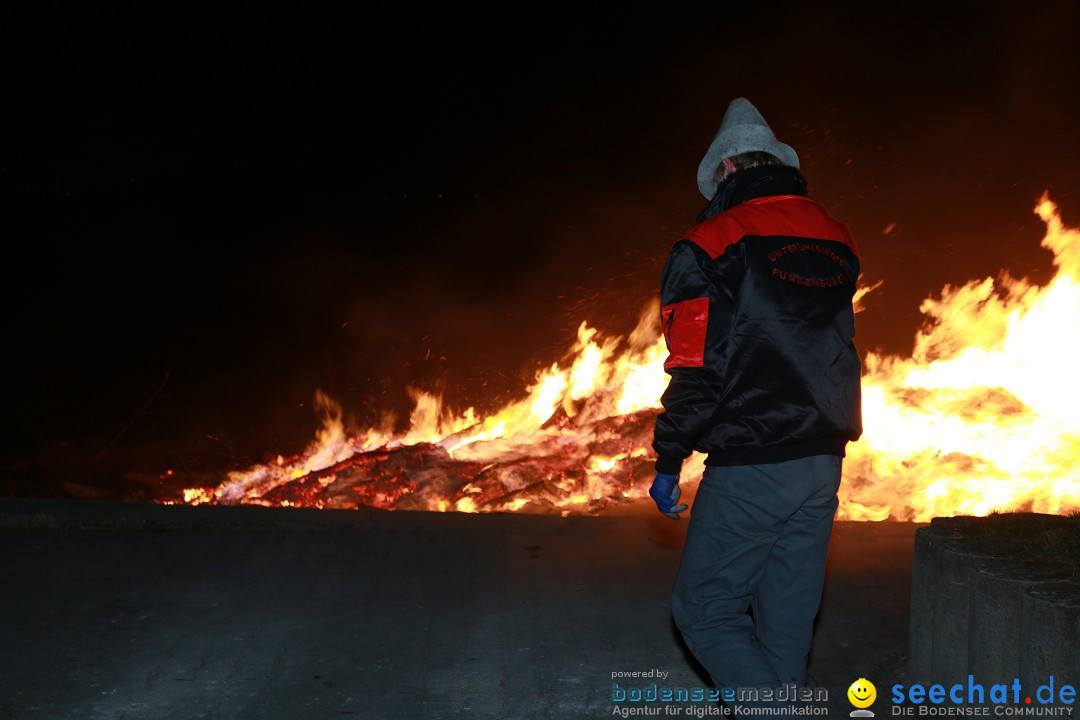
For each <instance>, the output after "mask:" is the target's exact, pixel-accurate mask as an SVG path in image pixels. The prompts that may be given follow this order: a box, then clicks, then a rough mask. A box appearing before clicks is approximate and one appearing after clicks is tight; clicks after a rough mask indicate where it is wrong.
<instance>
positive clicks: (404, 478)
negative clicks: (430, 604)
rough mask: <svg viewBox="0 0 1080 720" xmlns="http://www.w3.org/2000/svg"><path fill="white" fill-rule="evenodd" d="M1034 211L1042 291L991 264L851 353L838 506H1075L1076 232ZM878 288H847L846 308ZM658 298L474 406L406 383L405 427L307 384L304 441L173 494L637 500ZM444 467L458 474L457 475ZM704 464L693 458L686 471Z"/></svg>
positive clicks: (922, 516)
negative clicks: (309, 438) (899, 353)
mask: <svg viewBox="0 0 1080 720" xmlns="http://www.w3.org/2000/svg"><path fill="white" fill-rule="evenodd" d="M1035 211H1036V213H1038V215H1039V216H1040V217H1041V218H1042V219H1043V221H1045V222H1046V225H1047V232H1046V236H1045V237H1044V239H1043V241H1042V244H1043V246H1044V247H1047V248H1048V249H1050V250H1051V251H1052V252H1053V253H1054V264H1055V265H1056V266H1057V269H1058V271H1057V275H1056V276H1055V277H1054V279H1053V280H1052V281H1051V282H1050V283H1049V284H1048V285H1047V286H1045V287H1039V286H1036V285H1033V284H1031V283H1030V282H1028V281H1026V280H1023V279H1015V278H1012V277H1009V276H1008V275H1006V274H1003V275H1002V277H1000V278H999V279H998V280H996V281H995V280H994V279H993V278H986V279H984V280H981V281H975V280H973V281H971V282H969V283H968V284H966V285H964V286H963V287H959V288H953V287H949V286H946V287H945V288H944V289H943V290H942V293H941V295H940V297H939V298H936V299H935V298H928V299H927V300H925V301H924V302H923V304H922V307H921V310H922V312H923V313H924V314H925V315H926V316H927V318H928V323H927V325H926V327H924V328H923V329H922V330H920V331H919V332H918V333H917V335H916V338H915V349H914V352H913V353H912V356H911V357H910V358H900V357H893V356H882V355H878V354H876V353H872V352H871V353H869V354H868V355H867V356H866V362H865V371H864V377H863V416H864V426H865V434H864V436H863V438H862V439H861V440H860V441H859V442H858V443H854V444H851V445H849V446H848V458H847V460H846V461H845V464H844V483H843V484H842V486H841V491H840V510H839V513H838V518H840V519H852V520H883V519H886V518H893V519H904V520H917V521H925V520H928V519H929V518H931V517H933V516H935V515H953V514H975V515H984V514H986V513H988V512H990V511H992V510H1020V509H1024V510H1034V511H1038V512H1050V513H1058V512H1065V511H1069V510H1072V509H1076V508H1080V476H1078V473H1077V463H1076V458H1077V457H1080V421H1078V420H1077V417H1080V416H1078V415H1077V414H1076V413H1075V412H1074V408H1075V407H1076V405H1077V403H1076V400H1077V397H1076V396H1077V391H1076V390H1075V389H1074V388H1076V387H1077V385H1076V384H1074V383H1071V382H1070V381H1069V378H1070V370H1071V368H1072V362H1073V358H1072V352H1070V351H1074V350H1080V231H1077V230H1075V229H1070V228H1066V227H1064V226H1063V225H1062V222H1061V219H1060V216H1059V215H1058V211H1057V208H1056V206H1055V205H1054V204H1053V203H1052V202H1050V200H1049V199H1048V198H1047V197H1046V196H1045V195H1044V196H1043V198H1042V199H1041V200H1040V201H1039V204H1038V206H1037V207H1036V210H1035ZM878 284H880V283H878ZM876 287H877V285H875V286H873V287H864V288H860V289H859V291H858V293H857V298H856V309H857V310H858V309H861V303H862V301H863V299H864V296H865V294H866V293H868V292H870V291H872V290H873V289H874V288H876ZM657 310H658V309H657V306H656V304H655V303H654V304H652V305H651V306H650V307H649V308H648V309H647V311H646V312H645V314H644V315H643V316H642V319H641V321H640V322H639V324H638V326H637V328H636V329H635V330H634V332H633V333H631V335H630V336H629V337H628V338H625V339H623V338H606V339H602V340H601V339H599V338H598V333H597V331H596V330H595V329H593V328H590V327H589V326H588V325H587V324H586V323H584V322H583V323H582V324H581V326H580V327H579V328H578V337H577V342H576V343H575V345H574V346H573V348H572V349H571V351H570V352H569V353H568V355H567V357H568V360H567V361H566V363H565V366H560V364H558V363H556V364H554V365H552V366H551V367H549V368H546V369H544V370H542V371H541V372H540V373H538V375H537V377H536V381H535V382H534V383H533V384H532V385H531V386H530V387H529V388H528V390H527V393H526V394H525V396H524V397H523V398H522V399H520V400H517V401H515V402H511V403H509V404H508V405H506V406H505V407H503V408H501V409H500V410H498V411H497V412H494V413H492V414H491V415H488V416H487V417H483V418H481V417H479V415H478V414H477V412H476V411H475V410H474V409H473V408H469V409H467V410H466V411H465V412H463V413H459V414H453V413H449V412H447V411H446V409H445V408H444V407H443V406H442V402H441V398H439V397H437V396H435V395H432V394H429V393H426V392H424V391H422V390H417V389H414V388H410V389H409V392H410V395H411V396H412V398H413V401H414V409H413V412H412V414H411V416H410V418H409V429H408V430H407V431H406V432H405V433H404V434H395V433H394V432H393V431H392V429H391V422H390V419H389V418H387V419H385V421H384V422H383V424H382V426H381V427H379V428H369V429H367V430H365V431H363V432H358V433H352V434H350V433H348V432H346V430H345V427H344V424H343V422H342V413H341V409H340V407H339V406H338V405H337V404H336V403H335V402H334V401H333V400H332V399H330V398H329V397H327V396H326V395H324V394H323V393H322V392H318V393H317V394H316V404H317V406H318V408H319V411H320V413H321V414H322V416H323V427H322V429H321V430H320V431H319V433H318V437H317V438H316V441H315V442H314V443H312V445H311V446H310V447H309V448H308V449H307V450H306V451H304V452H303V453H301V454H300V455H299V456H297V457H295V458H281V457H280V456H279V458H278V460H277V461H276V462H274V463H269V464H266V465H257V466H255V467H252V468H249V469H247V470H242V471H235V472H231V473H229V475H228V478H227V479H226V480H225V482H223V483H222V484H221V485H219V486H218V487H217V488H216V489H214V490H213V492H212V499H211V494H210V493H209V491H208V490H206V489H193V490H188V491H185V494H184V501H185V502H189V503H199V502H206V501H211V502H218V503H241V502H245V503H261V504H271V505H284V504H289V505H294V504H301V505H310V506H316V507H325V506H335V507H338V506H340V507H351V506H355V505H356V504H366V505H373V506H376V507H384V508H402V507H407V508H411V509H429V510H439V511H449V510H455V511H459V512H491V511H529V510H536V511H552V510H556V511H561V512H562V513H563V514H567V513H570V512H596V511H597V510H599V509H602V508H603V506H604V505H605V504H606V503H609V502H619V501H623V500H626V499H639V498H645V497H647V489H648V482H649V479H650V478H651V474H650V472H649V468H650V467H651V461H650V460H649V456H650V455H651V449H650V447H649V446H650V443H651V421H652V418H654V417H655V414H656V412H658V409H659V407H660V403H659V398H660V395H661V394H662V392H663V390H664V388H665V387H666V385H667V375H666V374H665V373H664V371H663V361H664V358H665V357H666V349H665V346H664V341H663V338H662V337H661V336H659V334H658V332H657V327H656V325H657V322H656V320H657V317H658V312H657ZM410 448H411V449H413V450H416V452H417V457H418V458H419V459H418V460H415V461H413V464H412V465H411V466H408V467H406V466H407V463H406V464H404V465H403V464H402V463H404V462H405V461H404V460H401V459H400V458H398V456H396V455H394V453H395V452H399V451H407V450H409V449H410ZM358 458H363V459H365V462H366V460H367V459H370V462H369V463H367V464H362V463H360V462H359V460H358ZM358 468H359V469H358ZM403 468H404V469H403ZM447 468H451V469H453V468H457V471H456V472H457V475H456V476H455V477H456V478H457V481H456V482H448V481H447V480H446V477H447V472H449V471H448V470H447ZM702 469H703V458H702V457H701V456H699V455H697V454H695V456H694V457H693V458H691V460H690V461H689V462H688V463H687V464H686V465H685V466H684V469H683V478H684V481H690V482H692V481H695V480H697V479H698V478H700V476H701V472H702ZM364 473H367V475H364ZM451 474H452V473H451ZM372 477H378V478H379V480H380V481H379V482H378V483H375V482H370V478H372ZM342 488H345V489H346V490H348V493H347V494H345V495H342V493H343V492H344V490H343V489H342ZM286 491H290V492H291V493H292V494H291V495H285V494H283V493H285V492H286ZM342 497H345V498H346V499H345V500H342V499H341V498H342Z"/></svg>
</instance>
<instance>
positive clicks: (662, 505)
mask: <svg viewBox="0 0 1080 720" xmlns="http://www.w3.org/2000/svg"><path fill="white" fill-rule="evenodd" d="M649 495H650V497H652V499H653V500H655V501H656V507H657V509H658V510H659V511H660V512H662V513H664V514H665V515H667V516H668V517H669V518H671V519H672V520H678V519H679V513H681V512H682V511H683V510H685V509H686V505H676V504H675V502H676V501H677V500H678V499H679V476H678V475H666V474H664V473H656V479H655V480H653V483H652V487H651V488H649Z"/></svg>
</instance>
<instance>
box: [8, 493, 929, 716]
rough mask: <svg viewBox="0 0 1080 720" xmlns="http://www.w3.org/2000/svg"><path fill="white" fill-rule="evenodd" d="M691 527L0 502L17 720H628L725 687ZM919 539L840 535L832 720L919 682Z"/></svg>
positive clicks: (640, 517)
mask: <svg viewBox="0 0 1080 720" xmlns="http://www.w3.org/2000/svg"><path fill="white" fill-rule="evenodd" d="M686 527H687V522H685V520H684V521H679V522H674V521H671V520H669V519H667V518H665V517H663V516H661V515H659V514H658V513H656V512H655V508H654V509H653V511H652V512H648V507H647V506H644V505H642V506H637V507H636V508H631V509H630V512H628V514H626V515H622V516H601V517H583V516H570V517H566V518H563V517H558V516H541V515H524V514H497V515H496V514H492V515H468V514H457V513H446V514H440V513H406V512H385V511H380V510H357V511H320V510H308V509H295V508H273V509H272V508H264V507H252V506H247V507H210V506H200V507H188V506H165V505H153V504H141V503H110V502H96V501H71V500H30V499H6V500H0V543H2V545H3V548H2V549H3V552H2V555H0V558H2V559H0V563H2V572H0V577H2V583H3V584H2V589H0V609H2V612H0V638H2V641H3V646H4V652H3V653H2V654H0V718H3V719H5V720H7V719H10V720H16V719H19V720H22V719H24V718H26V719H30V718H34V719H37V718H43V719H44V718H50V719H51V718H57V719H60V718H64V719H68V718H70V719H72V720H75V719H78V720H97V719H105V718H108V719H110V720H112V719H119V718H125V719H135V718H138V719H142V718H146V719H151V718H153V719H155V720H157V719H171V718H176V719H178V720H179V719H183V720H189V719H191V718H260V719H263V720H276V719H279V718H280V719H282V720H285V719H288V720H306V719H308V718H337V717H343V716H347V717H357V718H522V719H533V718H600V717H612V716H613V711H615V710H618V709H620V708H625V707H628V706H631V705H632V704H628V703H625V702H623V703H619V702H615V701H614V699H613V685H612V684H613V682H618V683H620V688H627V687H639V688H641V689H643V690H644V691H646V692H647V691H648V688H649V686H650V685H651V684H652V683H656V684H657V686H658V687H659V688H663V687H665V686H666V687H669V688H673V689H674V688H687V689H692V688H700V687H704V686H706V685H707V684H708V681H707V677H706V676H705V675H704V674H703V672H702V671H701V670H700V668H698V667H697V666H696V665H695V663H694V662H693V659H692V658H691V657H690V656H689V655H688V653H687V651H686V649H685V647H684V645H683V644H682V641H681V638H680V637H679V634H678V632H677V630H676V629H675V627H674V625H673V623H672V620H671V614H670V609H669V593H670V590H671V586H672V583H673V581H674V578H675V573H676V570H677V568H678V562H679V554H680V550H681V547H682V542H683V538H684V533H685V531H686ZM916 527H917V526H916V525H914V524H909V523H858V522H839V523H837V524H836V526H835V529H834V532H833V539H832V545H831V548H830V555H829V566H828V573H827V579H826V586H825V593H824V597H823V601H822V609H821V613H820V615H819V618H818V622H817V625H816V633H815V644H814V648H813V652H812V656H811V661H810V668H809V681H808V684H809V685H811V686H814V687H819V688H824V689H825V690H826V691H827V693H828V700H827V701H826V702H823V703H820V704H821V706H822V707H823V708H827V711H828V716H831V717H847V716H848V714H849V712H850V711H851V710H852V707H851V705H850V704H849V703H848V701H847V697H846V691H847V688H848V686H849V685H851V683H852V682H853V681H855V680H856V679H858V678H863V677H864V678H868V679H871V680H872V681H873V682H874V683H875V684H876V685H877V687H878V689H879V693H880V694H882V695H885V694H886V693H885V692H883V689H884V688H885V687H888V686H889V685H891V684H892V682H893V681H894V680H895V679H896V678H898V677H901V676H902V672H903V664H904V660H905V648H906V642H907V632H908V602H909V588H910V579H911V560H912V550H913V541H914V532H915V528H916ZM649 672H652V673H653V675H652V676H651V677H650V676H649V675H638V676H634V675H626V673H649ZM658 673H664V675H663V676H660V675H658ZM616 674H618V675H617V676H616ZM877 705H880V706H881V707H880V712H879V713H878V715H879V716H882V715H884V714H887V713H888V709H887V708H886V707H885V704H884V703H883V702H882V701H881V700H879V701H878V703H877ZM638 706H640V707H646V706H647V707H649V708H652V709H656V710H658V711H660V712H661V713H662V714H661V716H665V715H664V714H666V716H667V717H671V716H682V717H690V716H692V715H693V713H695V712H702V713H703V712H707V711H708V710H709V708H716V705H715V704H711V705H710V704H709V703H693V702H669V703H663V702H651V703H650V702H645V701H642V702H640V703H638V704H637V705H636V706H634V707H638ZM668 706H670V707H668ZM695 708H697V710H695ZM872 709H874V708H872Z"/></svg>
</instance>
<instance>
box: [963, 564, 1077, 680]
mask: <svg viewBox="0 0 1080 720" xmlns="http://www.w3.org/2000/svg"><path fill="white" fill-rule="evenodd" d="M1072 574H1073V567H1072V565H1069V564H1065V563H1059V564H1053V565H1047V564H1043V563H1036V562H1023V561H1017V560H1011V559H996V560H994V559H991V560H981V561H979V562H976V563H975V567H974V570H973V572H972V573H971V575H970V582H971V587H970V594H969V600H968V672H969V673H971V674H972V675H974V676H975V677H976V678H1002V679H1008V678H1017V677H1020V647H1021V630H1020V622H1021V619H1022V618H1023V615H1024V613H1023V603H1024V593H1025V591H1026V590H1027V589H1028V588H1030V587H1035V586H1037V585H1040V584H1044V583H1048V582H1060V581H1063V580H1068V579H1069V578H1071V577H1072Z"/></svg>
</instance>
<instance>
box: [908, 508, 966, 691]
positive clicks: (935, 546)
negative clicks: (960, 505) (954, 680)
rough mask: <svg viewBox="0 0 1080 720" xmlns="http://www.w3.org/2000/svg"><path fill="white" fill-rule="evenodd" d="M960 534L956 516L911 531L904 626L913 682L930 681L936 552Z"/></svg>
mask: <svg viewBox="0 0 1080 720" xmlns="http://www.w3.org/2000/svg"><path fill="white" fill-rule="evenodd" d="M960 536H961V529H960V520H959V519H958V518H934V520H933V521H932V522H931V523H930V525H928V526H927V527H923V528H919V529H918V530H916V531H915V557H914V560H913V562H912V566H911V615H910V625H909V627H908V676H909V678H910V679H911V681H912V682H913V683H915V682H918V683H924V684H925V683H927V682H929V680H930V664H931V660H932V658H933V653H934V597H935V596H936V595H937V593H938V589H937V588H938V586H939V584H940V580H941V578H940V574H939V573H938V566H939V564H940V563H939V562H938V560H937V555H938V553H939V552H940V551H941V548H942V547H943V546H944V545H945V543H946V542H948V541H950V540H955V539H957V538H959V537H960Z"/></svg>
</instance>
